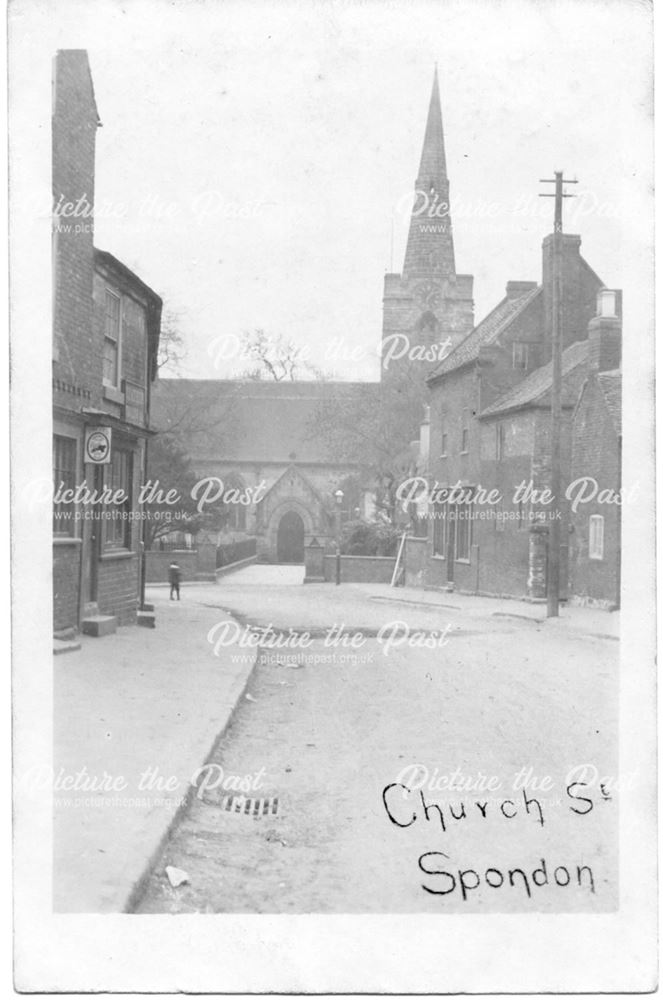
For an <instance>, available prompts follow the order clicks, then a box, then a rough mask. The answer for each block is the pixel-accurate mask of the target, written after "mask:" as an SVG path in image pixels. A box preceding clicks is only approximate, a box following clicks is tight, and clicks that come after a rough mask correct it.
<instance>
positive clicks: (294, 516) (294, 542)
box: [276, 510, 304, 563]
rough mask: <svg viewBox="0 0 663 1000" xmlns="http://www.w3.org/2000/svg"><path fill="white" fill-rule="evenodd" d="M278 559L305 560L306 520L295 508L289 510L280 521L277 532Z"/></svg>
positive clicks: (297, 561)
mask: <svg viewBox="0 0 663 1000" xmlns="http://www.w3.org/2000/svg"><path fill="white" fill-rule="evenodd" d="M276 561H277V562H280V563H303V562H304V522H303V521H302V519H301V517H300V516H299V514H298V513H297V511H295V510H289V511H287V512H286V513H285V514H284V515H283V517H282V518H281V520H280V521H279V527H278V531H277V534H276Z"/></svg>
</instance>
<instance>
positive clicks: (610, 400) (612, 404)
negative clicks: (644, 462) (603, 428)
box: [596, 368, 622, 437]
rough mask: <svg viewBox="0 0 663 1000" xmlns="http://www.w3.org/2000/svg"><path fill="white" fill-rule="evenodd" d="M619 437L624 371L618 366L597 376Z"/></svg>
mask: <svg viewBox="0 0 663 1000" xmlns="http://www.w3.org/2000/svg"><path fill="white" fill-rule="evenodd" d="M596 380H597V382H598V384H599V386H600V388H601V391H602V392H603V398H604V399H605V405H606V407H607V410H608V413H609V414H610V416H611V417H612V423H613V425H614V428H615V433H616V434H617V437H620V436H621V433H622V373H621V369H619V368H616V369H615V370H614V371H610V372H599V373H598V375H597V378H596Z"/></svg>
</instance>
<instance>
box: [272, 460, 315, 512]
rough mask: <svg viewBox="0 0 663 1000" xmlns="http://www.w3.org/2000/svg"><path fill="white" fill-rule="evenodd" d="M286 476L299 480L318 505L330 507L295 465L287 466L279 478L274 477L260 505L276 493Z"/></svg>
mask: <svg viewBox="0 0 663 1000" xmlns="http://www.w3.org/2000/svg"><path fill="white" fill-rule="evenodd" d="M286 476H296V477H297V478H298V479H299V480H301V482H302V483H304V485H305V486H306V488H307V489H308V490H309V491H310V492H311V493H312V494H313V496H314V497H315V498H316V500H318V501H319V503H320V504H321V505H322V507H323V508H327V507H328V506H330V504H329V503H328V502H327V501H325V500H324V499H323V497H322V494H321V493H320V491H319V490H317V489H316V488H315V486H314V485H313V483H312V482H311V480H310V479H307V477H306V476H305V475H304V473H303V472H302V471H301V469H298V468H297V466H296V465H289V466H288V468H287V469H284V470H283V472H282V473H281V475H280V476H277V477H276V479H275V480H274V482H273V483H272V484H271V486H270V487H269V489H268V490H267V492H266V493H265V495H264V497H263V498H262V500H261V501H260V503H262V502H263V501H264V500H266V499H267V497H268V496H269V495H270V493H274V492H275V491H276V489H277V487H278V485H279V483H281V482H282V481H283V480H284V479H285V477H286Z"/></svg>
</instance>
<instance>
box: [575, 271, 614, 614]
mask: <svg viewBox="0 0 663 1000" xmlns="http://www.w3.org/2000/svg"><path fill="white" fill-rule="evenodd" d="M618 304H619V303H618V299H617V297H616V295H615V293H614V292H612V291H609V290H607V289H606V290H604V291H603V292H602V293H600V294H599V302H598V310H597V316H596V318H595V319H593V320H592V321H591V323H590V324H589V343H588V364H587V368H588V373H587V379H586V381H585V382H584V384H583V386H582V388H581V390H580V395H579V398H578V402H577V404H576V407H575V410H574V413H573V421H572V429H571V473H570V480H571V483H572V484H577V485H574V486H573V487H572V489H571V490H570V496H569V502H570V505H571V508H572V509H571V512H570V521H571V535H570V588H569V589H570V593H571V595H572V597H573V600H574V601H576V602H579V603H583V604H597V605H601V606H604V607H608V608H618V607H619V606H620V583H621V579H620V573H621V540H620V539H621V489H622V483H621V454H622V420H621V414H622V373H621V323H620V320H619V317H618V315H617V309H618ZM616 500H619V501H620V502H615V501H616ZM574 508H575V509H574Z"/></svg>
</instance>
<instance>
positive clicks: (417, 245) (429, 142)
mask: <svg viewBox="0 0 663 1000" xmlns="http://www.w3.org/2000/svg"><path fill="white" fill-rule="evenodd" d="M455 274H456V264H455V260H454V245H453V235H452V231H451V214H450V209H449V179H448V177H447V161H446V156H445V153H444V131H443V129H442V108H441V105H440V87H439V83H438V78H437V65H436V66H435V75H434V77H433V90H432V93H431V97H430V104H429V107H428V120H427V122H426V132H425V135H424V145H423V149H422V151H421V161H420V163H419V174H418V176H417V180H416V184H415V198H414V205H413V207H412V218H411V220H410V232H409V235H408V241H407V249H406V251H405V262H404V264H403V278H404V279H405V280H406V281H411V280H420V279H426V278H427V279H433V280H437V281H439V280H441V279H444V278H451V279H452V280H453V278H455Z"/></svg>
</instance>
